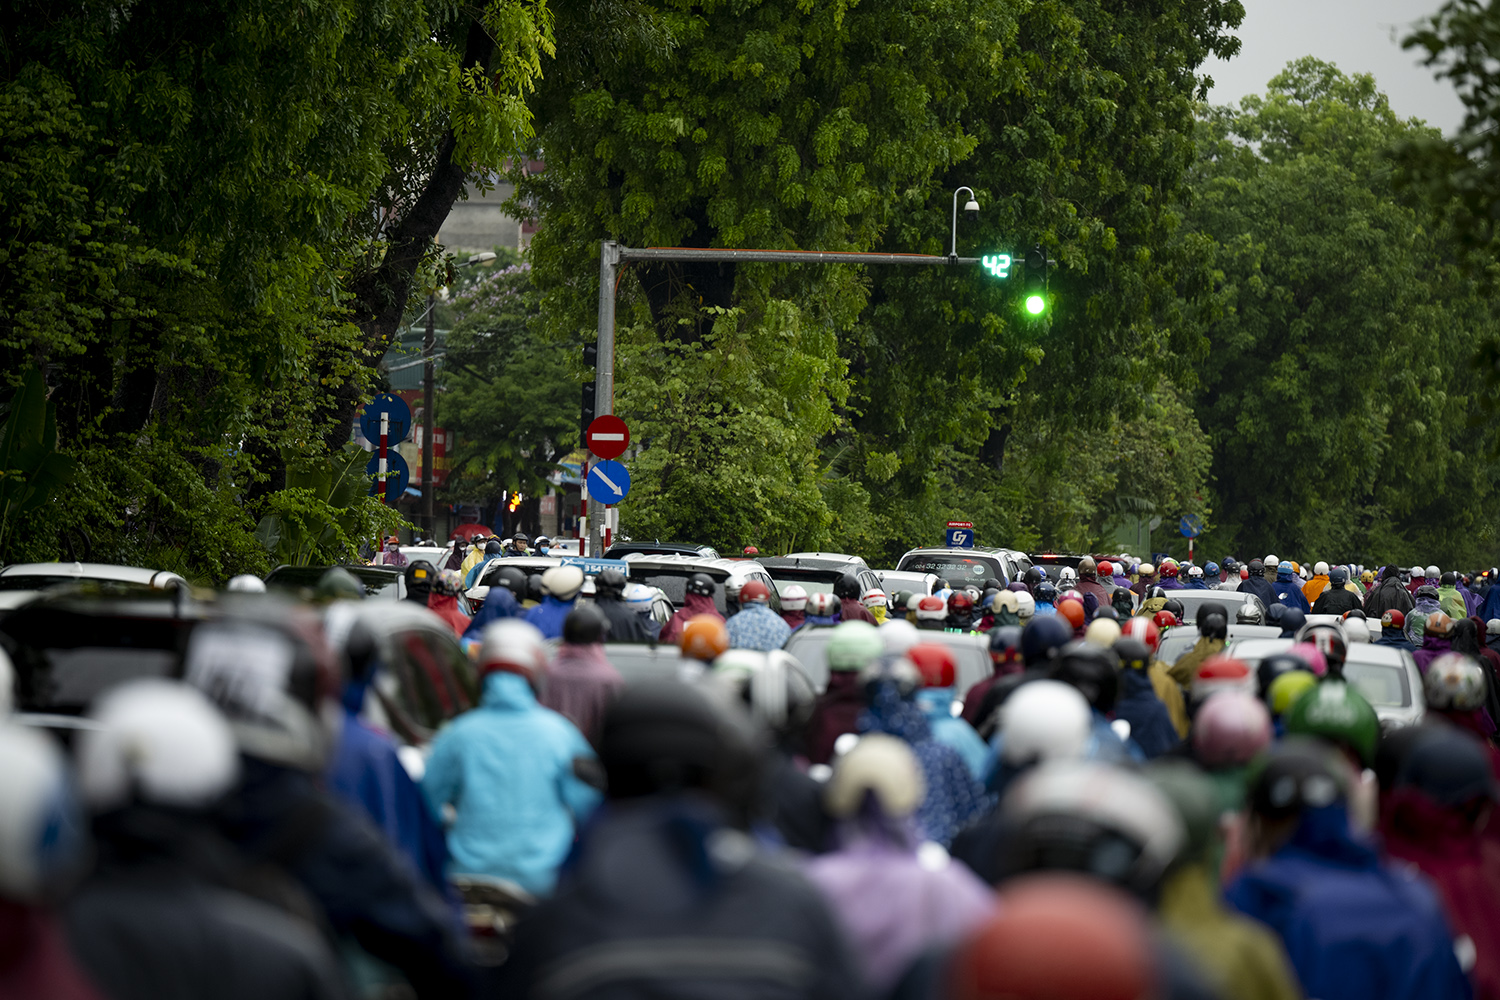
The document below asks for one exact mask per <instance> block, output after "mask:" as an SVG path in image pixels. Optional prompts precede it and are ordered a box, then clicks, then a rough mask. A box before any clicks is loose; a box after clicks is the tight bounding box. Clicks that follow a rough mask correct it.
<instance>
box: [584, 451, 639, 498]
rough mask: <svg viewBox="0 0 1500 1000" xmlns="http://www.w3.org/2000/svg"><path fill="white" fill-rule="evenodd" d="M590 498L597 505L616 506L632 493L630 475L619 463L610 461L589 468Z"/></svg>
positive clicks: (600, 462)
mask: <svg viewBox="0 0 1500 1000" xmlns="http://www.w3.org/2000/svg"><path fill="white" fill-rule="evenodd" d="M587 482H588V488H589V496H591V497H593V498H594V501H595V502H596V503H602V504H605V505H609V504H616V503H619V502H620V501H621V500H624V499H625V497H626V496H627V495H629V493H630V473H629V472H628V471H627V470H626V469H625V466H623V465H621V464H620V463H619V462H612V461H610V460H608V459H605V460H603V461H599V462H595V463H594V464H593V465H592V466H590V467H589V478H588V480H587Z"/></svg>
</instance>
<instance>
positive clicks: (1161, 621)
mask: <svg viewBox="0 0 1500 1000" xmlns="http://www.w3.org/2000/svg"><path fill="white" fill-rule="evenodd" d="M1151 620H1152V621H1153V622H1155V623H1156V627H1157V628H1172V627H1174V626H1175V625H1176V624H1177V616H1176V615H1174V614H1172V612H1170V611H1158V612H1157V613H1156V617H1154V618H1152V619H1151Z"/></svg>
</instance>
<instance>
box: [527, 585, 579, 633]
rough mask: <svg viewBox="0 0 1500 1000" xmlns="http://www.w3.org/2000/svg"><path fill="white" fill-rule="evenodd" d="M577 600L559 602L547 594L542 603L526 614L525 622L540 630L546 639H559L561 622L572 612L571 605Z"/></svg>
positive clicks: (561, 630)
mask: <svg viewBox="0 0 1500 1000" xmlns="http://www.w3.org/2000/svg"><path fill="white" fill-rule="evenodd" d="M577 602H578V598H576V597H575V598H573V600H571V601H559V600H558V599H557V598H555V597H553V596H552V595H551V594H548V595H547V596H546V597H544V598H542V603H541V604H538V605H537V606H536V607H534V608H532V609H531V610H530V611H528V612H526V620H527V621H529V622H531V624H533V625H535V626H536V627H537V628H539V629H541V630H542V635H543V636H544V637H545V638H548V639H561V638H562V632H563V621H564V620H565V619H566V618H567V617H568V612H569V611H572V610H573V605H574V604H576V603H577Z"/></svg>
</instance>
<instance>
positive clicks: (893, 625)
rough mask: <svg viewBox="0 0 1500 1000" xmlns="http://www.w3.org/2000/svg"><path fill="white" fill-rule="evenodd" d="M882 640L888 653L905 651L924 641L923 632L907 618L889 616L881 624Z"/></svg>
mask: <svg viewBox="0 0 1500 1000" xmlns="http://www.w3.org/2000/svg"><path fill="white" fill-rule="evenodd" d="M880 641H881V642H882V643H883V644H884V645H885V651H886V652H887V653H905V652H906V651H907V650H908V649H911V648H912V647H913V646H915V645H916V644H917V643H919V642H921V641H922V633H921V632H920V631H919V630H918V629H917V627H916V626H915V625H913V624H912V623H911V622H909V621H907V620H906V619H905V618H887V619H886V620H885V622H884V624H882V625H881V626H880Z"/></svg>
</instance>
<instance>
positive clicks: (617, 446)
mask: <svg viewBox="0 0 1500 1000" xmlns="http://www.w3.org/2000/svg"><path fill="white" fill-rule="evenodd" d="M583 440H584V443H585V444H587V445H588V446H589V451H591V452H593V453H594V454H595V455H598V456H599V457H600V458H619V457H620V456H621V455H623V454H625V449H626V448H628V447H630V428H629V427H626V426H625V421H623V420H621V419H620V418H619V417H617V416H615V415H614V414H613V413H606V414H605V415H604V416H602V417H595V418H594V420H593V422H592V423H590V424H589V429H588V430H587V431H585V432H584V435H583Z"/></svg>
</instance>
